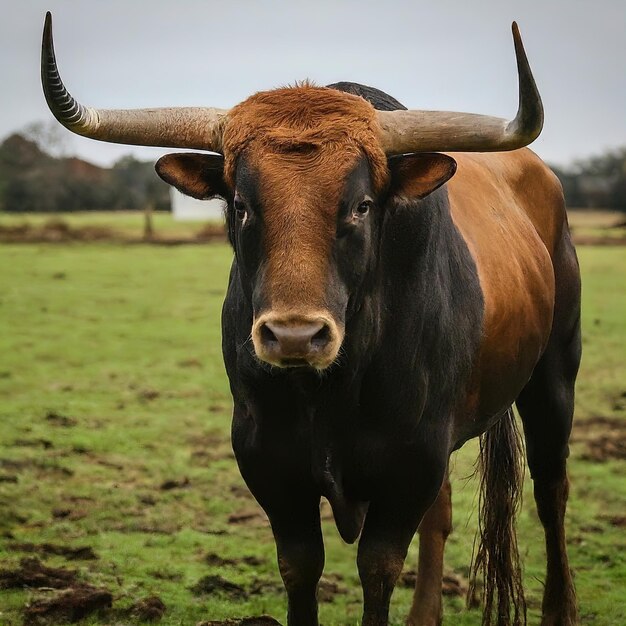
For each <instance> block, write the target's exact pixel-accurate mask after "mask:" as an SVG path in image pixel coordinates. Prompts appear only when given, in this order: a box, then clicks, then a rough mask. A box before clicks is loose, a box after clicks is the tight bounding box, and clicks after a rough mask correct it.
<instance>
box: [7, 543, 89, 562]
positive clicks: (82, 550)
mask: <svg viewBox="0 0 626 626" xmlns="http://www.w3.org/2000/svg"><path fill="white" fill-rule="evenodd" d="M8 548H9V550H14V551H15V552H34V553H36V554H39V555H44V556H48V555H51V554H53V555H55V556H62V557H65V558H66V559H68V560H69V561H93V560H95V559H97V558H98V555H97V554H96V553H95V552H94V551H93V548H92V547H91V546H79V547H76V548H72V547H70V546H60V545H58V544H55V543H40V544H37V543H10V544H9V545H8Z"/></svg>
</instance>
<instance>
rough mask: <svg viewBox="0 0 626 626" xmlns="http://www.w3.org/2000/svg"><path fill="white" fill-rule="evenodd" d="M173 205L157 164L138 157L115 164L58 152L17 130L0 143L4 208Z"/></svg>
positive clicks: (51, 209) (0, 201)
mask: <svg viewBox="0 0 626 626" xmlns="http://www.w3.org/2000/svg"><path fill="white" fill-rule="evenodd" d="M147 206H152V207H153V208H154V209H157V210H166V211H169V210H170V195H169V186H168V185H167V184H166V183H164V182H163V181H162V180H160V179H159V177H158V176H157V175H156V173H155V171H154V164H153V163H151V162H143V161H139V160H137V159H135V158H134V157H132V156H126V157H123V158H122V159H120V160H119V161H117V162H116V163H115V164H114V165H113V167H111V168H103V167H98V166H97V165H94V164H92V163H89V162H87V161H84V160H82V159H78V158H76V157H64V156H61V157H54V156H52V155H51V154H49V153H48V152H46V151H44V150H42V149H41V148H40V147H39V146H38V145H37V142H36V141H33V140H31V139H28V138H26V137H24V136H23V135H21V134H18V133H16V134H13V135H11V136H9V137H7V139H5V140H4V141H3V142H2V144H0V210H3V211H7V212H13V213H26V212H33V211H37V212H44V213H53V212H61V211H115V210H140V209H145V208H146V207H147Z"/></svg>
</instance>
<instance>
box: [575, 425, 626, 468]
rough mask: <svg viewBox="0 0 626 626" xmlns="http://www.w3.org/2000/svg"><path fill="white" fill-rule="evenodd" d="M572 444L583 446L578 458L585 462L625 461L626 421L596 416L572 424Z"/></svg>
mask: <svg viewBox="0 0 626 626" xmlns="http://www.w3.org/2000/svg"><path fill="white" fill-rule="evenodd" d="M571 442H572V443H578V444H582V445H583V446H584V448H583V452H582V453H581V455H580V457H581V458H582V459H584V460H585V461H593V462H595V463H604V462H605V461H609V460H624V459H626V420H625V419H621V418H619V417H604V416H596V417H590V418H588V419H585V420H579V421H578V422H575V423H574V430H573V432H572V436H571Z"/></svg>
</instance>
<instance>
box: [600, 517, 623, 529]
mask: <svg viewBox="0 0 626 626" xmlns="http://www.w3.org/2000/svg"><path fill="white" fill-rule="evenodd" d="M600 519H602V520H604V521H606V522H608V523H609V524H611V526H616V527H617V528H626V515H601V516H600Z"/></svg>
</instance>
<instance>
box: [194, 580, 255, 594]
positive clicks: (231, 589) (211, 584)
mask: <svg viewBox="0 0 626 626" xmlns="http://www.w3.org/2000/svg"><path fill="white" fill-rule="evenodd" d="M189 591H191V593H193V594H194V595H195V596H207V595H213V594H219V595H221V596H226V597H228V598H233V599H244V598H247V597H248V595H249V594H248V592H247V591H246V590H245V589H244V588H243V587H241V586H240V585H237V584H235V583H232V582H230V581H229V580H226V579H225V578H222V577H221V576H204V578H201V579H200V580H199V581H198V582H197V583H196V584H195V585H194V586H193V587H190V588H189Z"/></svg>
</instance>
